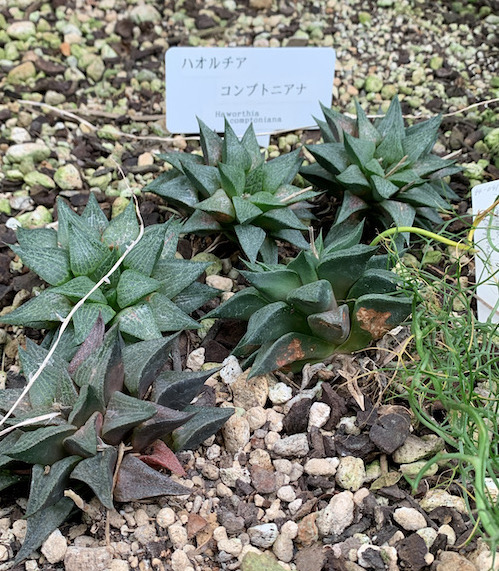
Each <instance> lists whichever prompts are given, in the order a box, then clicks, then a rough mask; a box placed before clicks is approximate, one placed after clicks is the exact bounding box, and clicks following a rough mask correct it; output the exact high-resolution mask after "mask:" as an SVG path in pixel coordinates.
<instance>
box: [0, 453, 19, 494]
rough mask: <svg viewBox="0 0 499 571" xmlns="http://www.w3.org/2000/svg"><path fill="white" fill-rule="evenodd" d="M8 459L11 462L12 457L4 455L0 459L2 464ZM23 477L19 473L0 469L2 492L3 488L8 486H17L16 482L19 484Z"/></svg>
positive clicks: (0, 488) (0, 487)
mask: <svg viewBox="0 0 499 571" xmlns="http://www.w3.org/2000/svg"><path fill="white" fill-rule="evenodd" d="M4 459H7V460H9V462H10V458H7V457H6V456H2V457H1V459H0V461H1V462H2V466H3V465H4V464H3V460H4ZM22 480H23V478H22V476H18V475H17V474H11V473H9V472H2V471H1V470H0V492H1V491H2V490H6V489H7V488H10V487H11V486H15V485H16V484H19V482H22Z"/></svg>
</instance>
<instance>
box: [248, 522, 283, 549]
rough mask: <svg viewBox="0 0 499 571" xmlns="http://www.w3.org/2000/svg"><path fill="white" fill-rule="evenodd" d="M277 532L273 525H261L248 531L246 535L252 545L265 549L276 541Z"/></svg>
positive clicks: (275, 526)
mask: <svg viewBox="0 0 499 571" xmlns="http://www.w3.org/2000/svg"><path fill="white" fill-rule="evenodd" d="M278 534H279V531H278V529H277V525H276V524H275V523H262V524H261V525H255V526H253V527H250V528H249V529H248V535H249V537H250V541H251V543H252V544H253V545H256V546H257V547H263V548H264V549H267V548H268V547H271V546H272V544H273V543H274V541H275V540H276V539H277V536H278Z"/></svg>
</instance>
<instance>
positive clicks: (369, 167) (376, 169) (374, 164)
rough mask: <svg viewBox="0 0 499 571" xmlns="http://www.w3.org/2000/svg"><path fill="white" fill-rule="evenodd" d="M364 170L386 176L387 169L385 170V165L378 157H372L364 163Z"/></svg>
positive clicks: (371, 173) (368, 173)
mask: <svg viewBox="0 0 499 571" xmlns="http://www.w3.org/2000/svg"><path fill="white" fill-rule="evenodd" d="M362 170H363V172H364V173H365V174H367V175H373V174H375V175H377V176H381V177H384V176H385V171H384V170H383V167H382V166H381V165H380V164H379V160H378V159H371V160H370V161H368V162H367V163H366V164H365V165H364V168H363V169H362Z"/></svg>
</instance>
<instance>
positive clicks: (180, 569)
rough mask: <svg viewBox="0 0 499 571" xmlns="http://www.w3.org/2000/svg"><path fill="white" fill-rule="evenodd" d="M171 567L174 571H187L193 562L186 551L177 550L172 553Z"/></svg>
mask: <svg viewBox="0 0 499 571" xmlns="http://www.w3.org/2000/svg"><path fill="white" fill-rule="evenodd" d="M171 565H172V569H173V571H185V569H187V567H190V565H191V562H190V561H189V557H187V554H186V553H185V552H184V551H182V550H181V549H176V550H175V551H174V552H173V553H172V559H171Z"/></svg>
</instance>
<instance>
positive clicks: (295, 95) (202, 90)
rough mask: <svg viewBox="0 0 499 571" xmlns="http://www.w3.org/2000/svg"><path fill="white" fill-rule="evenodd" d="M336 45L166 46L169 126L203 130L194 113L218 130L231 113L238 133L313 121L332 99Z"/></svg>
mask: <svg viewBox="0 0 499 571" xmlns="http://www.w3.org/2000/svg"><path fill="white" fill-rule="evenodd" d="M335 59H336V55H335V51H334V49H333V48H321V47H310V48H299V47H295V48H252V47H247V48H204V47H199V48H198V47H175V48H170V49H168V50H167V51H166V55H165V65H166V74H165V76H166V127H167V129H168V130H169V131H170V132H171V133H199V126H198V123H197V119H196V117H199V118H200V119H201V120H202V121H204V122H205V123H206V124H207V125H208V126H209V127H210V128H211V129H213V130H215V131H217V132H223V130H224V117H226V118H227V120H228V121H229V123H230V124H231V126H232V128H233V129H234V131H235V132H236V134H237V135H238V136H241V135H243V133H244V131H246V129H247V128H248V126H249V125H250V123H253V127H254V129H255V132H256V133H257V135H264V136H265V138H266V140H267V141H268V137H269V136H270V135H269V134H270V133H272V132H274V131H278V130H281V129H288V130H292V129H299V128H303V127H308V126H310V125H313V124H314V120H313V117H312V116H313V115H315V116H317V115H319V116H320V115H321V109H320V105H319V102H321V103H323V104H324V105H326V106H329V105H330V104H331V98H332V91H333V79H334V64H335Z"/></svg>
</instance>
